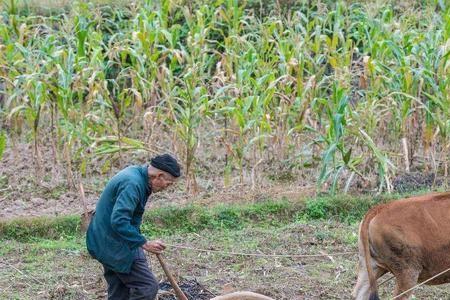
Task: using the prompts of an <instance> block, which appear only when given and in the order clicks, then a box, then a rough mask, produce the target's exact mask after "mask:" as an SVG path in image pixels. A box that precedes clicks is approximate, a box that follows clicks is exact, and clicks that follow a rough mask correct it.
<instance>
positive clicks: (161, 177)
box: [152, 172, 176, 192]
mask: <svg viewBox="0 0 450 300" xmlns="http://www.w3.org/2000/svg"><path fill="white" fill-rule="evenodd" d="M175 182H176V178H175V177H173V176H172V175H170V174H169V173H166V172H161V173H158V175H156V176H155V177H154V178H153V179H152V191H153V192H159V191H162V190H165V189H166V188H168V187H169V186H171V185H172V184H174V183H175Z"/></svg>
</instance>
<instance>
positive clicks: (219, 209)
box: [0, 195, 405, 241]
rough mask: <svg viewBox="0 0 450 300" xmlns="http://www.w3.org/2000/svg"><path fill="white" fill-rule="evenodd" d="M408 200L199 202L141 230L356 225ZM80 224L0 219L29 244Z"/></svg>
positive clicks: (1, 227) (161, 212) (4, 230)
mask: <svg viewBox="0 0 450 300" xmlns="http://www.w3.org/2000/svg"><path fill="white" fill-rule="evenodd" d="M404 196H405V195H389V196H388V195H382V196H376V197H372V196H349V195H342V196H332V197H331V196H328V197H319V198H317V199H316V198H309V199H307V200H304V201H288V200H286V199H285V200H282V201H280V200H277V201H274V200H266V201H264V202H261V203H255V204H234V205H230V204H229V205H216V206H214V207H205V206H201V205H196V204H191V205H187V206H181V207H180V206H168V207H161V208H155V209H151V210H149V211H146V212H145V214H144V217H143V223H142V227H141V230H142V233H143V234H144V235H147V236H168V235H172V234H182V233H191V232H199V231H202V230H240V229H242V228H246V227H248V226H256V227H259V228H265V227H272V228H276V227H281V226H284V225H286V224H289V223H293V222H303V221H311V220H316V219H322V220H336V221H339V222H344V223H348V224H354V223H356V222H359V221H360V220H361V219H362V217H363V216H364V214H365V213H366V212H367V210H368V209H369V208H370V207H372V206H374V205H376V204H379V203H386V202H387V201H390V200H392V199H398V198H402V197H404ZM80 222H81V218H80V216H75V215H73V216H62V217H36V218H17V219H14V220H10V221H1V222H0V239H15V240H20V241H27V240H30V239H31V240H32V239H34V238H46V239H56V240H59V239H65V238H67V237H77V236H79V235H80V234H81V233H80Z"/></svg>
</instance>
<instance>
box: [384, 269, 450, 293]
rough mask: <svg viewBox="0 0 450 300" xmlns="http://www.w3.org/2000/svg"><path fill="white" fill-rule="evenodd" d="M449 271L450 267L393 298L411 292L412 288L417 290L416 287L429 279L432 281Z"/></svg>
mask: <svg viewBox="0 0 450 300" xmlns="http://www.w3.org/2000/svg"><path fill="white" fill-rule="evenodd" d="M448 271H450V268H448V269H447V270H444V271H442V272H441V273H439V274H436V275H434V276H433V277H431V278H428V279H427V280H425V281H423V282H421V283H419V284H417V285H415V286H413V287H412V288H410V289H409V290H406V291H404V292H403V293H401V294H399V295H397V296H395V297H394V298H392V300H394V299H397V298H399V297H401V296H403V295H404V294H406V293H409V292H411V291H412V290H415V289H416V288H418V287H419V286H422V285H424V284H425V283H427V282H428V281H431V280H433V279H435V278H436V277H439V276H441V275H442V274H444V273H447V272H448Z"/></svg>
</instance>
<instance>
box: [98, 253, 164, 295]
mask: <svg viewBox="0 0 450 300" xmlns="http://www.w3.org/2000/svg"><path fill="white" fill-rule="evenodd" d="M103 268H104V270H105V273H104V276H105V279H106V282H107V283H108V300H138V299H139V300H154V299H155V298H156V294H157V293H158V282H157V280H156V278H155V276H154V275H153V273H152V272H151V271H150V268H149V266H148V264H147V259H146V257H145V254H144V250H142V248H139V249H138V251H137V252H136V255H135V258H134V261H133V265H132V266H131V272H130V273H119V272H115V271H113V270H111V269H109V268H107V267H106V266H105V265H103Z"/></svg>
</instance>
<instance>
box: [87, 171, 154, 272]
mask: <svg viewBox="0 0 450 300" xmlns="http://www.w3.org/2000/svg"><path fill="white" fill-rule="evenodd" d="M150 194H151V189H150V187H149V182H148V171H147V165H143V166H131V167H127V168H125V169H123V170H122V171H120V172H119V173H117V174H116V175H115V176H114V177H113V178H111V180H110V181H109V182H108V183H107V185H106V187H105V189H104V191H103V193H102V194H101V196H100V199H99V200H98V203H97V207H96V209H95V214H94V215H93V217H92V220H91V223H90V224H89V228H88V230H87V233H86V246H87V249H88V251H89V253H90V254H91V255H92V257H94V258H95V259H97V260H98V261H99V262H101V263H102V264H104V265H106V266H107V267H108V268H110V269H112V270H114V271H116V272H121V273H129V272H130V269H131V265H132V263H133V258H134V254H135V252H136V251H137V249H138V248H139V247H141V246H142V245H143V244H145V242H146V239H145V238H144V236H143V235H142V234H141V232H140V228H139V227H140V225H141V222H142V214H143V213H144V209H145V204H146V203H147V199H148V197H149V196H150Z"/></svg>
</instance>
